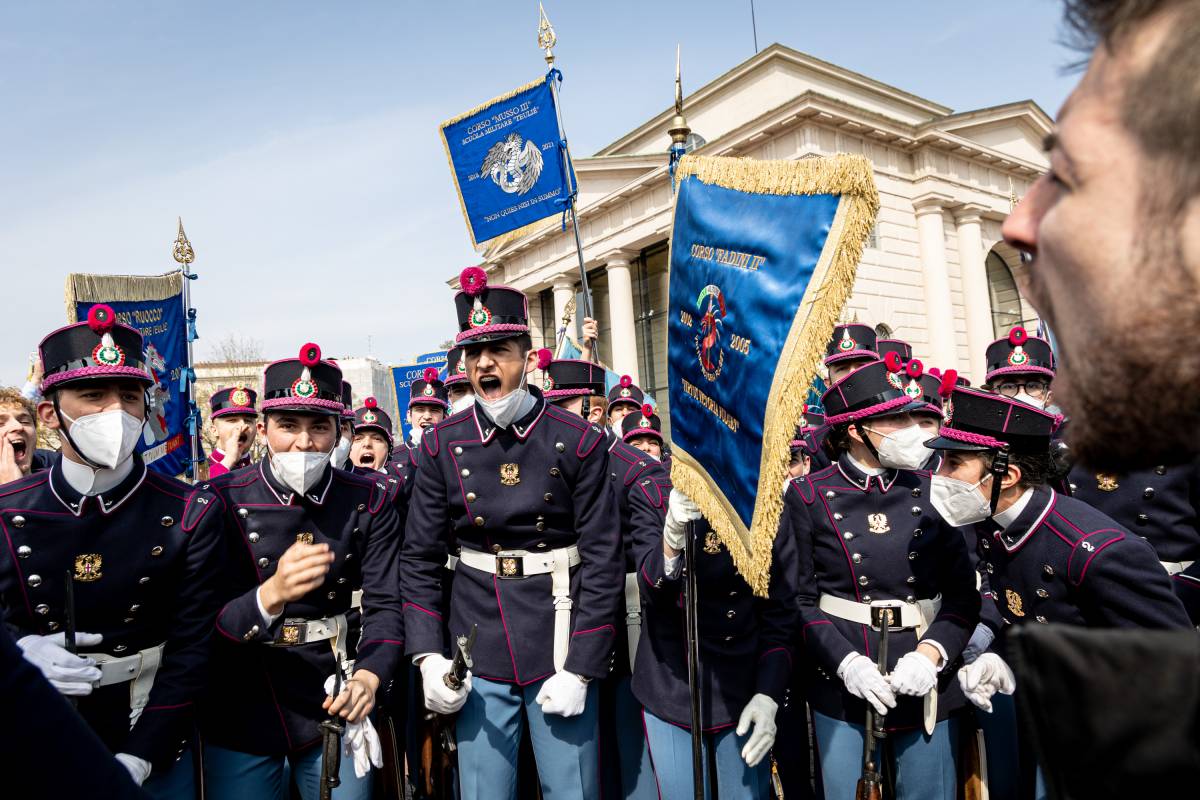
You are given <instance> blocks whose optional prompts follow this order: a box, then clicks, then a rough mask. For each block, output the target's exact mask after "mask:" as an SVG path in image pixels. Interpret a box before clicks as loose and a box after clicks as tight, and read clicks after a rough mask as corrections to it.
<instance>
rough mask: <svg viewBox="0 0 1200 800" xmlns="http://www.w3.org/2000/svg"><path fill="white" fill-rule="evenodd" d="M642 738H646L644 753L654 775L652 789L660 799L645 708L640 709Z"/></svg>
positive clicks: (660, 794)
mask: <svg viewBox="0 0 1200 800" xmlns="http://www.w3.org/2000/svg"><path fill="white" fill-rule="evenodd" d="M642 738H643V739H645V740H646V755H647V756H649V757H650V774H651V775H652V776H654V791H656V792H658V800H662V788H661V787H659V785H658V772H656V771H655V769H654V753H652V752H650V731H649V730H647V728H646V709H645V708H643V709H642Z"/></svg>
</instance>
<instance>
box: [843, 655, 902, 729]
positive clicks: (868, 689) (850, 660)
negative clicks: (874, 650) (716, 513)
mask: <svg viewBox="0 0 1200 800" xmlns="http://www.w3.org/2000/svg"><path fill="white" fill-rule="evenodd" d="M837 676H838V677H839V678H841V680H842V683H844V684H845V685H846V691H848V692H849V693H850V694H852V695H854V696H855V697H861V698H862V699H863V700H866V701H867V702H868V703H870V704H871V705H873V706H875V710H876V711H877V712H878V713H880V714H886V713H887V712H888V709H889V708H895V707H896V695H895V694H894V693H893V692H892V687H891V686H888V682H887V678H885V677H883V675H881V674H879V668H878V667H876V666H875V662H874V661H872V660H871V659H869V658H867V657H866V656H864V655H863V654H862V653H851V654H850V655H848V656H846V657H845V658H844V659H842V663H841V664H839V665H838V669H837Z"/></svg>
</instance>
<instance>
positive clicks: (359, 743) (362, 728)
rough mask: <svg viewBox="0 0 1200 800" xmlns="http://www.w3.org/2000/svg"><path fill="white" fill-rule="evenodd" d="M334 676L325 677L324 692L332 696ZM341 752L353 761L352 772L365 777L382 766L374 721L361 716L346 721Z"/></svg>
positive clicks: (380, 750) (381, 751)
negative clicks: (353, 720)
mask: <svg viewBox="0 0 1200 800" xmlns="http://www.w3.org/2000/svg"><path fill="white" fill-rule="evenodd" d="M333 684H334V678H333V676H332V675H330V676H329V677H328V678H326V679H325V694H327V695H329V696H330V697H333ZM342 752H343V753H345V754H346V757H347V758H350V759H353V761H354V774H355V776H356V777H359V778H365V777H366V775H367V773H368V772H370V771H371V766H372V765H374V767H375V768H376V769H382V768H383V746H382V745H381V744H380V743H379V734H378V733H377V732H376V731H375V723H373V722H371V718H370V717H363V718H362V719H361V720H359V721H358V722H347V723H346V732H345V733H343V734H342Z"/></svg>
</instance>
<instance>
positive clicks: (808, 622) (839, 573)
mask: <svg viewBox="0 0 1200 800" xmlns="http://www.w3.org/2000/svg"><path fill="white" fill-rule="evenodd" d="M929 478H930V476H929V473H927V472H909V471H897V470H888V471H887V472H884V473H883V474H881V475H878V476H870V477H868V476H867V475H865V474H864V473H863V472H862V471H861V470H859V469H857V468H856V467H855V466H854V464H853V463H852V462H850V460H849V458H848V457H847V456H845V455H843V456H842V457H841V459H840V460H839V461H838V462H836V463H835V464H834V465H833V466H830V467H828V468H826V469H824V470H821V471H820V472H816V473H813V474H810V475H808V476H807V477H803V478H796V479H795V480H794V481H792V482H791V484H789V487H788V491H787V493H786V494H785V495H784V509H783V517H782V519H781V521H780V535H781V536H783V535H790V536H794V537H795V539H796V544H797V550H798V554H799V561H800V570H799V573H800V584H799V602H800V624H801V638H802V641H803V643H804V646H805V648H806V650H807V652H808V654H809V655H810V656H811V659H810V660H809V662H808V663H809V675H808V700H809V703H810V704H811V705H812V707H813V708H814V709H815V710H817V711H820V712H821V713H822V714H825V715H826V716H829V717H834V718H836V719H842V720H848V721H850V722H855V723H858V722H859V721H860V720H862V719H864V718H865V716H866V705H865V703H864V701H862V700H860V699H858V698H857V697H854V696H853V695H851V694H850V693H849V692H847V691H846V689H845V687H844V686H843V684H842V682H841V680H840V679H838V677H837V668H838V666H839V665H840V664H841V663H842V660H843V659H844V658H845V657H846V656H847V655H848V654H850V653H855V652H856V653H861V654H862V655H865V656H867V657H868V658H871V659H872V660H874V659H875V657H876V648H877V646H878V642H879V634H878V632H877V631H874V630H872V629H871V628H870V626H867V625H860V624H857V623H853V622H849V621H847V620H844V619H840V618H838V617H835V616H832V615H829V614H826V613H825V612H824V611H821V609H820V608H819V603H820V597H821V595H822V594H830V595H834V596H835V597H841V598H843V599H846V600H853V601H856V602H860V603H869V602H871V601H872V600H903V601H906V602H913V601H915V600H922V599H932V598H934V597H936V596H937V595H939V594H940V595H941V598H942V607H941V610H940V611H939V612H938V614H937V616H936V617H935V618H934V619H933V621H932V624H931V625H930V626H929V628H928V630H927V631H926V632H925V635H924V637H923V639H922V640H932V641H935V642H937V643H938V644H940V645H941V646H942V647H943V648H944V649H945V651H946V656H947V657H948V659H949V663H948V664H946V665H943V668H942V670H941V672H939V674H938V719H945V718H946V717H947V716H948V715H949V713H950V712H952V711H954V710H955V709H958V708H961V707H962V706H963V705H964V703H965V698H964V697H963V695H962V692H961V690H960V689H959V686H958V680H957V679H956V678H955V671H956V670H955V666H954V665H955V662H956V661H957V660H958V658H959V656H960V655H961V654H962V650H963V648H964V647H965V646H966V644H967V641H968V640H969V639H970V636H971V633H972V632H973V631H974V630H975V625H976V624H977V623H978V622H979V607H980V597H979V592H978V591H977V590H976V588H975V572H974V570H973V569H972V568H971V562H970V559H969V557H968V555H967V546H966V542H965V541H964V539H963V535H962V533H961V531H959V530H958V529H957V528H952V527H950V526H949V525H947V524H946V523H945V521H943V520H942V518H941V516H940V515H939V514H938V513H937V512H936V511H935V510H934V509H933V507H932V505H931V504H930V502H929ZM917 644H919V642H918V641H917V635H916V632H915V631H912V630H907V631H893V632H891V633H890V634H889V639H888V671H889V672H890V671H891V669H892V668H893V667H894V666H895V664H896V661H898V660H899V659H900V657H901V656H903V655H904V654H905V653H908V652H910V651H912V650H915V649H916V647H917ZM922 714H923V701H922V699H921V698H916V697H898V698H897V705H896V708H895V709H893V710H891V711H889V712H888V715H887V720H886V722H887V727H888V728H889V729H897V728H912V727H917V726H919V725H920V724H921V719H922Z"/></svg>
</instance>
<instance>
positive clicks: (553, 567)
mask: <svg viewBox="0 0 1200 800" xmlns="http://www.w3.org/2000/svg"><path fill="white" fill-rule="evenodd" d="M458 558H459V564H463V565H466V566H468V567H470V568H471V569H477V570H479V571H480V572H486V573H488V574H490V575H495V576H496V577H497V578H500V579H501V580H520V579H521V578H528V577H529V576H531V575H546V574H549V575H550V593H551V595H552V596H553V598H554V669H555V670H556V671H557V670H561V669H562V668H563V664H565V663H566V662H567V645H568V644H569V643H570V641H571V605H572V603H571V567H575V566H578V565H579V562H580V558H579V548H578V547H576V546H575V545H571V546H570V547H560V548H558V549H556V550H547V551H545V552H538V553H532V552H530V551H528V550H502V551H500V552H499V553H495V554H493V553H483V552H480V551H478V550H470V549H468V548H466V547H464V548H463V549H462V552H461V553H460V554H459V557H458Z"/></svg>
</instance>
